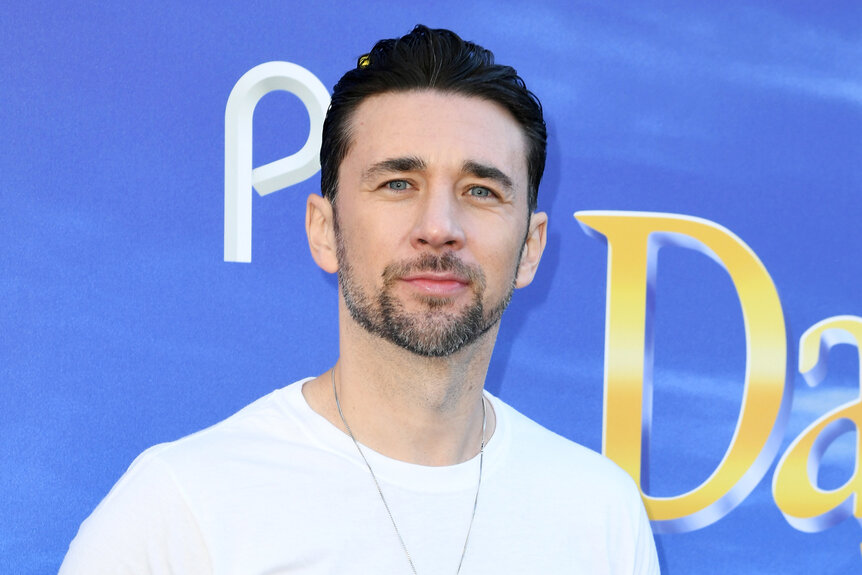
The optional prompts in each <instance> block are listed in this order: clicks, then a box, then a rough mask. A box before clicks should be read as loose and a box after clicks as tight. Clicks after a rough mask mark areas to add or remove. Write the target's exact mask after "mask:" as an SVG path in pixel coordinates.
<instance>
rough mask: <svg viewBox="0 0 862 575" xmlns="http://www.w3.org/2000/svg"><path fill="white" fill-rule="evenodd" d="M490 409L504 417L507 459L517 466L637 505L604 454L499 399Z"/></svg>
mask: <svg viewBox="0 0 862 575" xmlns="http://www.w3.org/2000/svg"><path fill="white" fill-rule="evenodd" d="M494 408H495V409H497V410H498V411H499V412H500V415H501V416H502V418H505V425H506V427H507V429H506V430H505V433H507V434H508V435H509V436H510V437H509V438H508V444H509V457H511V458H512V459H514V460H516V461H517V462H518V465H519V466H522V467H523V468H526V469H532V470H534V471H537V472H538V471H540V470H541V471H542V472H543V474H547V475H549V476H553V477H555V478H558V480H559V482H560V483H563V484H565V485H567V486H569V487H570V488H571V489H572V490H576V491H581V492H590V493H593V494H595V495H601V494H607V495H608V496H609V497H619V496H620V495H621V494H624V495H627V496H628V499H631V500H632V501H633V502H638V503H639V502H640V492H639V490H638V488H637V486H636V485H635V483H634V481H633V480H632V478H631V477H630V476H629V475H628V474H627V473H626V472H625V471H623V470H622V469H621V468H620V467H619V466H618V465H617V464H616V463H614V462H613V461H611V460H610V459H608V458H607V457H605V456H604V455H602V454H600V453H597V452H595V451H593V450H592V449H589V448H587V447H584V446H583V445H580V444H578V443H576V442H574V441H572V440H570V439H567V438H565V437H563V436H561V435H559V434H557V433H554V432H553V431H551V430H549V429H547V428H545V427H544V426H542V425H540V424H539V423H537V422H535V421H533V420H532V419H530V418H528V417H527V416H525V415H523V414H521V413H520V412H518V411H517V410H516V409H514V408H513V407H511V406H510V405H508V404H506V403H505V402H503V401H502V400H500V399H497V398H495V399H494Z"/></svg>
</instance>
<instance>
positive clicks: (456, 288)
mask: <svg viewBox="0 0 862 575" xmlns="http://www.w3.org/2000/svg"><path fill="white" fill-rule="evenodd" d="M400 280H401V281H402V282H404V283H405V284H407V285H409V286H410V287H412V288H413V289H415V290H416V291H418V292H420V293H422V294H423V295H426V296H438V297H451V296H453V295H455V294H457V293H459V292H461V291H464V290H466V289H468V287H469V285H470V280H469V279H468V278H466V277H463V276H460V275H458V274H455V273H452V272H429V271H422V272H415V273H411V274H407V275H405V276H402V277H401V278H400Z"/></svg>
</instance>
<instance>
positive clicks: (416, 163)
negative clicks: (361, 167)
mask: <svg viewBox="0 0 862 575" xmlns="http://www.w3.org/2000/svg"><path fill="white" fill-rule="evenodd" d="M425 168H427V164H426V163H425V160H423V159H422V158H418V157H416V156H403V157H400V158H387V159H385V160H381V161H379V162H377V163H375V164H372V165H370V166H369V167H368V168H367V169H366V170H365V171H364V172H363V173H362V181H367V180H372V179H374V178H376V177H378V176H380V175H383V174H392V173H395V172H421V171H423V170H425Z"/></svg>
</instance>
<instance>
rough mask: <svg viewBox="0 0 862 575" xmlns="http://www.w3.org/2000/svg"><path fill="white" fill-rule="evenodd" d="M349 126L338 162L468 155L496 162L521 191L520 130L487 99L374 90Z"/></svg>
mask: <svg viewBox="0 0 862 575" xmlns="http://www.w3.org/2000/svg"><path fill="white" fill-rule="evenodd" d="M349 131H350V149H349V151H348V154H347V156H346V157H345V159H344V162H343V164H342V168H347V169H350V168H359V169H363V166H367V165H370V164H372V163H374V162H378V161H380V160H382V159H386V158H395V157H406V156H412V157H419V158H422V159H423V160H424V161H425V162H426V163H428V164H429V166H433V167H435V168H436V167H439V168H445V167H448V166H450V165H451V166H458V167H460V166H462V165H463V164H464V162H465V161H474V162H478V163H482V164H487V165H492V166H494V167H497V168H498V169H500V170H502V171H503V172H505V173H507V175H509V176H510V177H511V178H512V180H513V181H514V182H515V183H516V187H517V188H524V190H525V191H526V186H527V141H526V135H525V134H524V130H523V129H522V128H521V126H520V125H519V124H518V122H517V121H516V120H515V118H514V117H513V116H512V114H511V113H509V111H508V110H506V109H505V108H503V107H502V106H501V105H499V104H497V103H495V102H492V101H490V100H485V99H482V98H479V97H474V96H465V95H462V94H453V93H446V92H439V91H435V90H415V91H406V92H388V93H384V94H377V95H375V96H371V97H369V98H367V99H365V100H364V101H363V102H362V103H361V104H360V105H359V106H358V107H357V109H356V111H355V112H354V113H353V116H352V118H351V119H350V126H349Z"/></svg>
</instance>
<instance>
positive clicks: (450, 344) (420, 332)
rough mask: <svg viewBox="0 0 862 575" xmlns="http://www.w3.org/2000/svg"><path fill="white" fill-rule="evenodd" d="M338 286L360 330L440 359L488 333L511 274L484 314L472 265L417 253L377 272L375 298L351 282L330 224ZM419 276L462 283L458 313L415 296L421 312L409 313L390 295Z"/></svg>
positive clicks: (481, 285) (480, 279) (480, 276)
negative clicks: (466, 289) (466, 291)
mask: <svg viewBox="0 0 862 575" xmlns="http://www.w3.org/2000/svg"><path fill="white" fill-rule="evenodd" d="M335 239H336V256H337V258H338V285H339V286H340V288H341V294H342V296H343V297H344V303H345V305H346V307H347V310H348V311H349V312H350V315H351V317H352V318H353V319H354V321H356V322H357V323H358V324H359V325H361V326H362V327H363V328H364V329H365V330H366V331H368V332H369V333H371V334H374V335H376V336H379V337H382V338H383V339H385V340H387V341H389V342H391V343H393V344H395V345H397V346H399V347H401V348H403V349H406V350H407V351H410V352H412V353H415V354H417V355H420V356H423V357H446V356H449V355H451V354H453V353H455V352H456V351H458V350H460V349H462V348H464V347H465V346H468V345H470V344H471V343H473V342H475V341H476V340H477V339H479V338H480V337H481V336H482V335H484V334H485V333H486V332H487V331H488V330H489V329H491V328H492V327H493V326H494V325H496V324H497V322H499V321H500V318H501V317H502V315H503V312H504V311H505V309H506V307H507V306H508V305H509V302H510V301H511V299H512V293H513V292H514V289H515V275H514V274H513V276H512V281H511V283H510V284H509V286H508V288H507V290H506V293H505V294H504V295H503V297H502V298H500V300H499V301H497V302H496V303H495V304H494V305H493V306H492V307H491V308H490V309H488V310H487V311H486V309H485V304H484V303H483V300H484V295H485V289H486V281H485V274H484V273H483V272H482V270H481V268H479V267H478V266H469V265H467V264H465V263H464V262H463V261H461V259H460V258H458V256H456V255H455V254H454V253H453V252H445V253H443V254H439V255H438V254H433V253H427V252H426V253H423V254H421V255H420V256H418V257H416V258H414V259H411V260H407V261H402V262H395V263H392V264H389V265H387V266H386V267H385V268H384V270H383V274H382V277H383V287H382V289H381V290H380V292H379V293H378V294H376V297H374V296H371V295H369V294H368V293H366V291H365V290H364V289H363V288H362V287H361V286H360V285H359V283H358V282H357V281H356V278H355V275H354V273H353V269H352V268H351V266H350V262H349V258H348V257H347V253H346V248H345V246H344V242H343V238H342V235H341V233H340V231H339V229H338V226H337V224H336V226H335ZM422 271H430V272H453V273H455V274H457V275H458V276H459V277H462V278H465V279H466V280H467V282H468V285H469V286H470V287H471V289H472V292H473V297H472V300H471V301H470V303H469V304H468V305H467V306H466V307H464V308H463V309H461V310H450V309H447V308H449V307H450V306H451V304H452V298H445V297H431V296H418V299H419V301H420V302H421V303H422V304H424V307H425V309H424V310H422V311H416V312H409V311H407V310H406V309H405V308H404V304H403V303H402V302H401V301H400V300H399V299H398V298H397V297H395V295H394V289H395V285H396V284H397V282H398V281H399V279H400V278H402V277H404V276H407V275H408V274H411V273H415V272H422Z"/></svg>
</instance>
